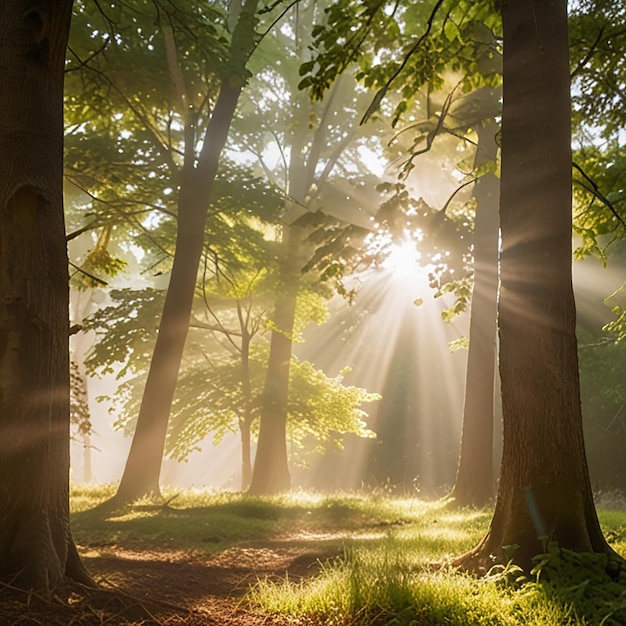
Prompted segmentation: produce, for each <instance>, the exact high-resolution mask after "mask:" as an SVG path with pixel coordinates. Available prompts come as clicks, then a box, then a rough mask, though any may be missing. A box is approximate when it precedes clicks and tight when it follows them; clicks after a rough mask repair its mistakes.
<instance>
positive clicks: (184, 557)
mask: <svg viewBox="0 0 626 626" xmlns="http://www.w3.org/2000/svg"><path fill="white" fill-rule="evenodd" d="M309 543H310V542H308V541H307V540H306V539H305V538H302V537H299V538H293V537H291V538H286V539H284V540H281V539H275V540H271V541H263V542H258V543H248V544H247V545H240V546H234V547H232V548H229V549H228V550H226V551H224V552H221V553H219V554H215V555H190V554H189V553H185V552H167V551H165V552H164V551H160V550H157V551H145V550H142V551H128V550H124V549H116V548H111V547H106V548H104V549H94V548H93V547H90V548H89V549H87V550H81V552H82V555H81V556H82V558H83V562H84V563H85V565H86V567H87V569H88V571H89V572H90V574H91V575H92V576H93V578H94V579H95V581H96V582H97V583H98V585H99V588H98V589H95V590H91V589H88V588H85V587H82V586H74V587H73V588H71V589H70V590H69V591H70V597H69V602H68V601H66V600H64V599H61V598H55V597H53V598H52V599H50V598H43V597H41V596H38V595H36V594H33V593H28V594H26V593H24V592H18V591H17V590H14V589H12V588H11V587H10V586H6V587H4V588H0V625H1V626H15V625H19V626H26V625H28V626H31V625H33V626H34V625H41V626H44V625H45V626H79V625H80V626H83V625H85V626H91V625H92V624H93V625H96V624H97V625H103V624H106V625H109V626H130V625H131V624H132V625H141V626H148V625H167V626H170V625H172V626H173V625H177V626H178V625H180V624H185V625H193V626H196V625H198V626H199V625H207V626H218V625H219V626H237V625H244V624H245V625H249V626H259V625H263V626H270V625H275V626H287V625H290V626H293V625H294V624H305V623H306V624H312V623H313V622H312V621H311V620H307V621H306V622H303V621H301V620H300V621H296V620H294V619H293V618H288V617H280V616H276V615H266V614H262V613H260V612H258V611H255V610H253V609H252V608H250V607H248V606H246V605H245V603H244V602H242V598H243V596H244V594H245V593H246V591H247V590H248V589H249V588H250V586H251V585H254V583H255V582H256V581H257V580H259V579H264V578H271V579H283V580H284V579H285V577H286V576H288V577H289V579H290V580H294V581H297V580H299V579H302V578H304V577H307V576H311V575H313V574H314V573H315V572H316V571H317V570H318V567H319V563H320V561H323V560H326V559H327V558H329V557H332V556H333V554H331V553H329V552H324V551H320V550H319V549H315V546H311V545H309ZM312 548H313V549H312Z"/></svg>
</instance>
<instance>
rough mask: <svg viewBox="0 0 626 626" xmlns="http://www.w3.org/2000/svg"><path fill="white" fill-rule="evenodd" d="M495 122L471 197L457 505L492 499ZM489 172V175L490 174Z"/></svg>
mask: <svg viewBox="0 0 626 626" xmlns="http://www.w3.org/2000/svg"><path fill="white" fill-rule="evenodd" d="M497 129H498V124H497V123H496V122H495V120H493V119H491V120H488V121H486V122H485V123H484V124H481V123H479V126H478V128H477V135H478V143H477V148H476V162H475V166H476V167H477V168H478V169H479V170H480V168H481V167H485V166H487V168H488V169H487V171H485V172H483V173H482V175H481V176H480V178H479V180H478V181H477V182H476V188H475V189H474V192H473V195H474V199H475V201H476V217H475V220H474V233H473V257H474V262H473V267H474V283H473V288H472V300H471V308H470V329H469V348H468V354H467V372H466V379H465V402H464V405H463V433H462V436H461V451H460V454H459V466H458V471H457V475H456V481H455V484H454V487H453V489H452V492H451V495H452V496H453V497H454V499H455V502H456V504H457V505H458V506H479V507H480V506H485V505H486V504H487V503H488V502H489V500H491V498H492V497H493V492H494V483H495V481H494V475H493V439H494V438H493V431H494V403H495V366H496V308H497V298H498V233H499V219H498V206H499V198H500V195H499V191H500V181H499V179H498V176H497V175H496V173H495V171H493V170H494V169H495V165H496V157H497V151H498V148H497V145H496V132H497ZM489 170H491V171H489Z"/></svg>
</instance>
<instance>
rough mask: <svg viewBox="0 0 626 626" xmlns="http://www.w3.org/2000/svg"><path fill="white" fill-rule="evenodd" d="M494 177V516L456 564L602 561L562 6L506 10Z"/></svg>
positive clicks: (525, 3)
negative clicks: (576, 292) (584, 556)
mask: <svg viewBox="0 0 626 626" xmlns="http://www.w3.org/2000/svg"><path fill="white" fill-rule="evenodd" d="M502 19H503V31H504V70H503V81H504V93H503V102H504V108H503V114H502V178H501V204H500V217H501V231H502V253H501V269H500V274H501V290H500V298H499V316H498V319H499V336H500V375H501V380H502V401H503V416H504V450H503V457H502V470H501V476H500V483H499V489H498V498H497V502H496V508H495V511H494V515H493V518H492V521H491V525H490V527H489V530H488V532H487V534H486V536H485V537H484V539H483V540H482V541H481V542H480V543H479V545H478V546H477V547H476V548H474V549H473V550H472V551H470V552H469V553H467V554H466V555H464V556H462V557H460V558H459V559H458V560H457V564H458V565H462V566H464V567H466V568H469V569H473V570H477V571H483V572H484V571H487V570H488V569H489V568H490V567H491V565H493V563H494V559H495V561H497V562H500V563H505V562H507V561H508V560H509V558H510V554H506V550H507V548H506V546H512V547H516V548H517V549H516V550H515V552H514V554H513V560H514V561H515V562H516V563H517V564H519V565H520V566H521V567H522V568H524V569H525V570H526V571H528V570H529V569H530V568H531V567H532V558H533V557H534V556H535V555H537V554H540V553H542V552H544V551H545V549H546V545H547V543H548V542H550V541H554V542H558V544H559V545H560V546H561V547H563V548H568V549H572V550H575V551H578V552H584V551H588V552H604V553H606V552H610V551H611V549H610V548H609V546H608V544H607V542H606V540H605V538H604V537H603V535H602V532H601V529H600V525H599V523H598V519H597V515H596V511H595V507H594V503H593V497H592V493H591V485H590V480H589V474H588V469H587V461H586V457H585V449H584V444H583V428H582V417H581V406H580V391H579V379H578V358H577V350H576V335H575V323H576V312H575V304H574V296H573V291H572V282H571V226H572V224H571V219H572V217H571V215H572V212H571V208H572V207H571V182H572V180H571V147H570V134H571V129H570V95H569V82H570V81H569V64H568V37H567V34H568V29H567V2H566V1H565V0H558V1H556V2H550V3H543V2H533V1H532V0H518V1H516V2H506V3H504V4H503V7H502Z"/></svg>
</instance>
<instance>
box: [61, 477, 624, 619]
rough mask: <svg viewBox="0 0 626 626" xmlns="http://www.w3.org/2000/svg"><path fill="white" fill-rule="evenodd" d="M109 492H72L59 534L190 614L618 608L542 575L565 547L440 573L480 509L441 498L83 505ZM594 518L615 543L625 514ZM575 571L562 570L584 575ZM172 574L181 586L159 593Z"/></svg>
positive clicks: (504, 615) (551, 615) (339, 615)
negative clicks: (479, 568) (510, 562)
mask: <svg viewBox="0 0 626 626" xmlns="http://www.w3.org/2000/svg"><path fill="white" fill-rule="evenodd" d="M111 489H112V488H110V487H98V488H85V487H75V488H73V489H72V500H71V502H72V528H73V533H74V535H75V537H76V540H77V544H78V546H79V550H80V552H81V554H82V555H83V557H84V558H85V560H86V562H87V564H88V566H89V568H90V570H91V571H92V572H94V573H95V574H98V575H100V576H105V578H106V580H112V581H113V582H115V583H116V584H123V585H124V587H125V588H126V587H130V588H132V587H133V585H136V584H140V585H142V587H141V589H142V590H145V587H146V585H147V586H149V585H150V584H154V581H155V580H158V581H160V583H159V584H163V585H164V588H167V592H168V593H169V594H170V597H172V598H176V595H175V594H176V593H178V594H182V595H181V598H182V597H184V598H185V602H187V604H186V606H188V607H191V608H192V609H193V610H201V611H203V613H202V614H203V615H214V613H212V611H213V612H214V611H216V610H218V608H219V607H221V609H222V610H223V609H224V606H225V604H224V603H225V602H232V604H231V605H228V606H230V608H229V609H228V610H229V611H231V612H232V611H235V610H244V609H245V610H247V611H250V612H251V614H252V615H255V616H256V618H257V619H259V620H263V619H265V618H264V617H259V612H261V613H264V614H265V615H266V616H267V623H273V620H274V618H275V619H276V620H277V622H278V623H282V622H281V620H283V619H292V620H293V623H300V624H305V623H323V624H328V625H333V624H334V625H335V626H356V625H359V624H362V625H363V626H365V625H371V624H374V623H376V624H392V623H393V624H398V625H406V626H408V625H409V624H411V623H412V622H413V623H417V624H429V625H438V624H441V625H443V624H446V625H450V624H452V625H457V626H467V624H481V626H482V624H487V625H490V624H493V625H494V626H495V625H498V626H502V625H504V626H517V625H519V624H525V625H528V626H554V625H555V624H563V625H565V624H572V626H573V625H580V626H582V624H584V623H588V624H595V623H598V624H599V623H600V620H599V619H597V620H596V619H595V618H596V617H597V616H598V615H601V616H604V615H606V614H607V612H608V611H609V610H613V609H616V610H619V611H622V610H624V609H625V608H626V607H624V606H622V605H623V604H625V603H626V596H623V597H622V598H621V599H620V597H617V599H616V598H615V594H614V591H611V593H610V594H608V593H605V591H606V590H605V591H603V592H602V594H601V595H603V602H604V604H603V605H602V607H600V609H593V608H589V607H590V606H591V605H588V604H586V602H587V600H586V598H587V596H585V593H587V592H585V591H584V589H585V588H586V587H587V586H588V585H587V584H586V583H585V581H584V580H582V582H581V581H578V582H576V585H578V587H571V585H570V587H567V588H565V587H563V586H559V585H558V584H553V583H551V582H550V580H551V579H550V574H551V571H552V572H554V571H557V568H558V567H560V566H561V565H560V563H563V567H566V568H568V567H569V565H568V563H570V562H571V559H570V557H569V555H567V554H565V555H564V558H563V559H561V558H560V555H559V554H558V553H556V554H555V553H553V555H552V557H551V559H549V562H548V563H547V565H545V566H544V568H543V570H542V572H540V575H539V583H537V578H536V576H535V578H533V577H531V578H527V579H524V580H523V581H520V580H518V577H519V571H517V570H516V569H515V568H502V567H498V568H494V570H492V572H491V574H490V575H489V576H487V577H485V578H484V579H476V578H472V577H471V576H469V575H466V574H462V573H459V572H456V571H452V570H451V569H449V568H448V567H447V565H446V564H448V563H450V562H451V561H452V559H453V558H454V557H456V556H458V555H459V554H461V553H463V552H464V551H466V550H467V549H469V548H471V547H472V546H474V545H476V543H477V542H478V541H479V539H480V538H481V536H482V535H483V534H484V532H485V530H486V528H487V526H488V524H489V520H490V518H491V512H490V511H488V510H475V509H466V510H458V509H454V508H451V507H450V504H451V503H450V501H449V500H434V501H427V500H420V499H417V498H392V497H385V496H380V495H379V496H366V495H363V494H357V493H336V494H332V495H323V494H320V493H317V492H308V491H296V492H294V493H288V494H282V495H278V496H273V497H254V498H252V497H247V496H246V495H243V494H240V493H228V492H209V491H205V492H201V491H198V490H194V491H171V492H166V493H164V495H163V498H160V499H149V498H145V499H142V500H140V501H138V502H137V503H136V504H133V505H128V506H124V507H122V508H120V509H118V510H115V511H104V510H102V509H97V508H94V507H96V505H98V504H99V503H101V502H102V501H103V500H105V499H106V498H107V497H108V495H109V494H110V491H111ZM600 520H601V522H602V525H603V529H604V531H605V533H606V534H607V537H608V538H609V541H610V542H611V545H612V546H613V547H614V548H615V549H616V550H618V551H619V552H621V553H624V551H625V549H626V533H625V532H624V528H626V513H625V512H623V511H619V510H613V511H608V512H605V511H600ZM583 558H584V557H583ZM585 571H586V570H585V569H584V568H583V569H581V570H580V572H578V573H577V574H576V572H573V575H574V574H576V575H579V576H580V575H583V578H585V576H584V572H585ZM581 572H582V573H583V574H581ZM172 576H174V577H175V578H174V579H172ZM576 580H578V579H576ZM151 581H152V582H151ZM180 581H182V584H183V586H184V589H183V588H181V589H178V590H173V589H172V587H173V586H175V585H176V584H179V582H180ZM600 583H601V588H602V589H605V588H606V587H607V581H604V582H602V581H600ZM596 584H598V581H591V583H589V585H590V586H589V589H595V587H594V586H593V585H596ZM577 589H579V591H577ZM157 592H158V593H160V590H155V589H152V591H151V593H157ZM593 594H595V591H594V592H593ZM593 594H592V595H590V596H589V597H590V598H593V597H595V595H593ZM611 594H613V595H611ZM242 596H243V598H242ZM159 597H160V596H159ZM216 598H218V599H219V603H220V604H219V607H217V606H216V605H215V603H216V602H218V600H216ZM225 598H227V599H228V598H230V600H225ZM623 600H624V602H623ZM176 601H177V602H178V601H179V599H178V598H176ZM574 601H576V604H575V607H574V608H572V607H573V606H574V605H572V603H573V602H574ZM620 602H622V605H620V604H619V603H620ZM570 605H571V606H570ZM198 607H200V608H198ZM235 607H236V608H235ZM607 607H608V608H607ZM620 607H621V608H620ZM594 611H595V613H594ZM598 611H600V612H598ZM602 611H604V613H602ZM620 615H621V613H620ZM287 616H291V617H290V618H288V617H287ZM582 616H588V617H589V620H588V621H587V622H584V621H582ZM315 620H318V621H317V622H315ZM320 620H321V622H320ZM568 620H569V621H568ZM594 620H595V621H594ZM218 621H219V620H218ZM199 623H202V622H199ZM208 623H210V622H208ZM224 623H226V622H224ZM237 623H246V622H245V621H241V622H237ZM250 623H253V622H252V621H251V622H250ZM621 623H623V622H619V621H616V622H611V621H610V620H607V621H606V622H605V623H604V626H609V624H614V625H615V624H621Z"/></svg>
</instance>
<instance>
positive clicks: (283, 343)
mask: <svg viewBox="0 0 626 626" xmlns="http://www.w3.org/2000/svg"><path fill="white" fill-rule="evenodd" d="M301 243H302V239H301V235H300V229H299V228H298V227H297V226H285V227H284V231H283V242H282V245H283V248H284V250H285V253H284V255H283V267H282V276H281V285H280V287H279V293H278V295H277V298H276V308H275V311H274V324H275V325H276V329H274V330H273V331H272V338H271V342H270V356H269V361H268V364H267V375H266V379H265V388H264V390H263V398H262V405H261V423H260V428H259V442H258V445H257V450H256V456H255V459H254V469H253V471H252V482H251V483H250V489H249V493H250V494H252V495H260V494H271V493H279V492H281V491H287V490H288V489H289V487H290V485H291V478H290V476H289V467H288V463H287V437H286V429H287V400H288V392H289V367H290V364H291V352H292V343H293V341H292V333H293V327H294V319H295V313H296V300H297V295H298V275H299V268H300V267H301V265H302V263H301V260H300V259H301V251H300V246H301Z"/></svg>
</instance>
